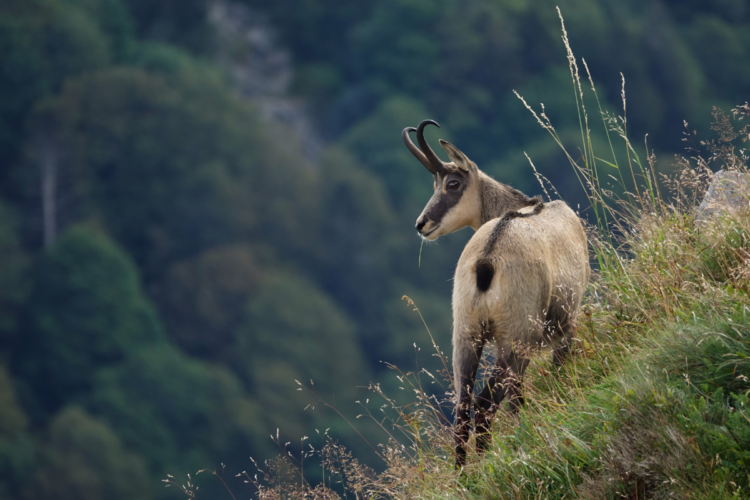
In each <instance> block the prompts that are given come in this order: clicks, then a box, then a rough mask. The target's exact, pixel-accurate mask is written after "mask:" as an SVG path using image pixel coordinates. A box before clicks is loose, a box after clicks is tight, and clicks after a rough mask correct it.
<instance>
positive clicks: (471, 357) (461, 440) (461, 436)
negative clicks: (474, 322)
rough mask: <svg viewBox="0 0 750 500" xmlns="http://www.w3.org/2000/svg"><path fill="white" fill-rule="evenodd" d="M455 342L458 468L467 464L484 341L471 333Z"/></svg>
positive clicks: (460, 336)
mask: <svg viewBox="0 0 750 500" xmlns="http://www.w3.org/2000/svg"><path fill="white" fill-rule="evenodd" d="M456 333H457V332H454V340H453V376H454V379H455V381H454V384H455V389H456V420H455V437H456V468H461V467H463V466H464V464H465V463H466V444H467V442H468V440H469V433H470V432H471V406H472V405H471V399H472V398H471V397H472V394H473V392H474V382H475V380H476V373H477V368H479V360H480V359H481V358H482V349H483V347H484V339H483V338H482V337H481V336H480V337H479V338H475V337H472V336H471V335H470V334H469V332H458V333H462V334H459V335H457V334H456Z"/></svg>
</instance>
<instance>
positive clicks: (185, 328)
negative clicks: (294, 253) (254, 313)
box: [155, 245, 262, 361]
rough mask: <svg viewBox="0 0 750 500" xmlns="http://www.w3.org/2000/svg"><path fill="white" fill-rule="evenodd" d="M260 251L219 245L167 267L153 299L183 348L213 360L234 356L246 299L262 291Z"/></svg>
mask: <svg viewBox="0 0 750 500" xmlns="http://www.w3.org/2000/svg"><path fill="white" fill-rule="evenodd" d="M258 253H261V252H260V251H258V250H257V249H255V248H253V247H250V246H247V245H233V246H225V247H218V248H215V249H212V250H209V251H206V252H203V253H201V254H200V255H198V256H197V257H195V258H193V259H188V260H185V261H181V262H178V263H176V264H174V265H172V266H171V267H170V268H169V270H168V271H167V273H166V276H165V278H164V280H162V281H161V282H160V285H159V288H158V290H157V291H156V294H155V295H156V301H157V304H158V305H159V310H160V311H161V313H162V316H163V317H164V321H165V322H166V325H167V329H168V331H169V332H170V337H171V338H172V339H174V340H175V341H176V342H177V343H178V345H179V346H180V347H182V348H183V349H184V350H185V352H187V353H190V354H192V355H197V356H201V357H203V358H204V359H211V360H214V361H222V360H223V361H226V360H227V359H232V358H233V357H234V348H235V340H236V338H235V337H236V333H237V328H238V327H239V326H240V325H241V324H242V322H243V321H244V318H245V304H246V303H247V301H248V300H249V299H250V297H251V296H253V295H255V294H257V293H260V291H261V289H260V286H259V280H260V276H261V275H262V266H261V264H260V263H258V261H257V257H256V254H258Z"/></svg>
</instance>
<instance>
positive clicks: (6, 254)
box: [0, 203, 29, 358]
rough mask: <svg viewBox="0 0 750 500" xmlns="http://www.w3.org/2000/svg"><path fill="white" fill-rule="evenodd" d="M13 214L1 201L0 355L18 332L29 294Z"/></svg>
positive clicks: (25, 256)
mask: <svg viewBox="0 0 750 500" xmlns="http://www.w3.org/2000/svg"><path fill="white" fill-rule="evenodd" d="M17 233H18V231H17V222H16V217H15V216H14V214H12V213H11V211H10V210H9V209H8V208H7V207H6V206H4V205H3V204H2V203H0V357H2V358H5V357H6V356H7V355H8V352H7V351H6V350H5V349H3V347H4V346H5V347H7V346H9V345H10V343H11V342H12V341H13V338H14V337H15V335H16V334H17V333H18V328H19V316H20V315H19V312H20V310H21V309H22V307H23V303H24V301H25V300H26V298H27V295H28V289H29V286H28V279H27V278H28V277H27V270H28V264H29V263H28V260H29V259H28V256H27V255H26V254H25V253H24V251H23V249H22V248H21V244H20V241H19V238H18V234H17Z"/></svg>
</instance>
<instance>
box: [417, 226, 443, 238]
mask: <svg viewBox="0 0 750 500" xmlns="http://www.w3.org/2000/svg"><path fill="white" fill-rule="evenodd" d="M438 229H440V224H438V225H437V226H435V227H433V228H432V229H430V230H429V231H427V232H426V233H424V234H420V236H422V238H427V237H428V236H429V235H431V234H432V233H434V232H435V231H437V230H438Z"/></svg>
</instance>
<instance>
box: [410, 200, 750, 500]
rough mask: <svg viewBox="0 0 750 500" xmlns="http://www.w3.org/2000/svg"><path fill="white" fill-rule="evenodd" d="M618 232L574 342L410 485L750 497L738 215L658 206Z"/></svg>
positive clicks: (528, 492) (502, 494) (565, 494)
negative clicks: (479, 450)
mask: <svg viewBox="0 0 750 500" xmlns="http://www.w3.org/2000/svg"><path fill="white" fill-rule="evenodd" d="M633 227H634V231H633V232H632V233H631V234H629V235H628V236H627V237H626V240H627V241H626V243H627V245H628V248H629V249H630V255H631V257H632V259H628V260H620V261H619V263H617V264H618V265H615V263H610V264H611V266H606V267H604V268H603V269H602V270H601V271H600V272H599V274H598V276H596V277H595V280H594V283H593V284H592V287H591V294H590V297H589V299H588V303H587V305H586V308H585V315H584V318H583V321H582V322H581V323H582V324H581V325H580V326H579V334H578V338H579V353H578V355H577V356H576V357H575V358H574V359H573V360H571V362H570V363H568V364H567V365H566V366H564V367H563V368H562V369H561V370H560V371H559V372H555V369H554V368H553V367H552V365H551V363H548V362H546V361H542V360H537V362H536V363H535V364H533V365H532V366H531V367H530V369H529V371H528V372H527V373H528V376H527V381H526V391H527V394H526V401H527V405H526V408H525V409H524V410H522V411H521V413H520V414H519V415H518V417H517V418H514V417H510V416H501V417H500V418H499V419H498V421H497V423H496V427H495V435H494V447H493V449H492V450H491V451H490V452H488V453H487V455H486V456H484V457H481V458H479V457H475V461H474V462H473V463H472V464H471V465H469V466H468V467H467V469H466V471H465V474H464V475H457V474H456V473H455V472H453V471H451V470H450V461H449V460H447V461H442V463H441V460H440V458H439V455H441V453H439V452H438V453H435V454H434V459H435V460H433V461H431V463H429V464H424V466H426V467H427V468H433V472H432V473H431V474H426V475H423V476H421V477H422V478H423V479H422V480H419V477H420V476H418V475H415V476H413V477H412V478H411V480H410V487H408V488H407V489H406V490H402V492H401V493H402V494H405V496H420V497H436V498H445V497H460V498H486V497H493V498H579V497H584V498H623V497H624V498H734V497H736V498H745V497H748V496H750V489H749V486H750V484H748V481H749V479H750V477H749V476H748V475H749V474H750V411H749V410H750V408H748V393H749V392H750V379H748V377H750V335H749V333H750V331H749V328H748V323H749V322H750V308H749V306H750V297H748V287H749V286H750V281H749V280H748V262H747V261H746V259H747V257H748V253H747V250H748V248H750V242H748V239H747V236H748V230H750V222H749V221H748V218H747V217H746V215H740V216H738V217H736V218H732V219H729V218H727V219H725V220H722V221H713V222H709V223H706V224H703V225H702V226H701V227H700V228H699V229H694V228H693V217H692V216H691V215H689V214H684V213H680V212H678V211H669V210H664V211H662V212H661V213H660V214H658V215H648V216H641V217H640V218H639V219H638V220H636V221H634V226H633Z"/></svg>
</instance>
